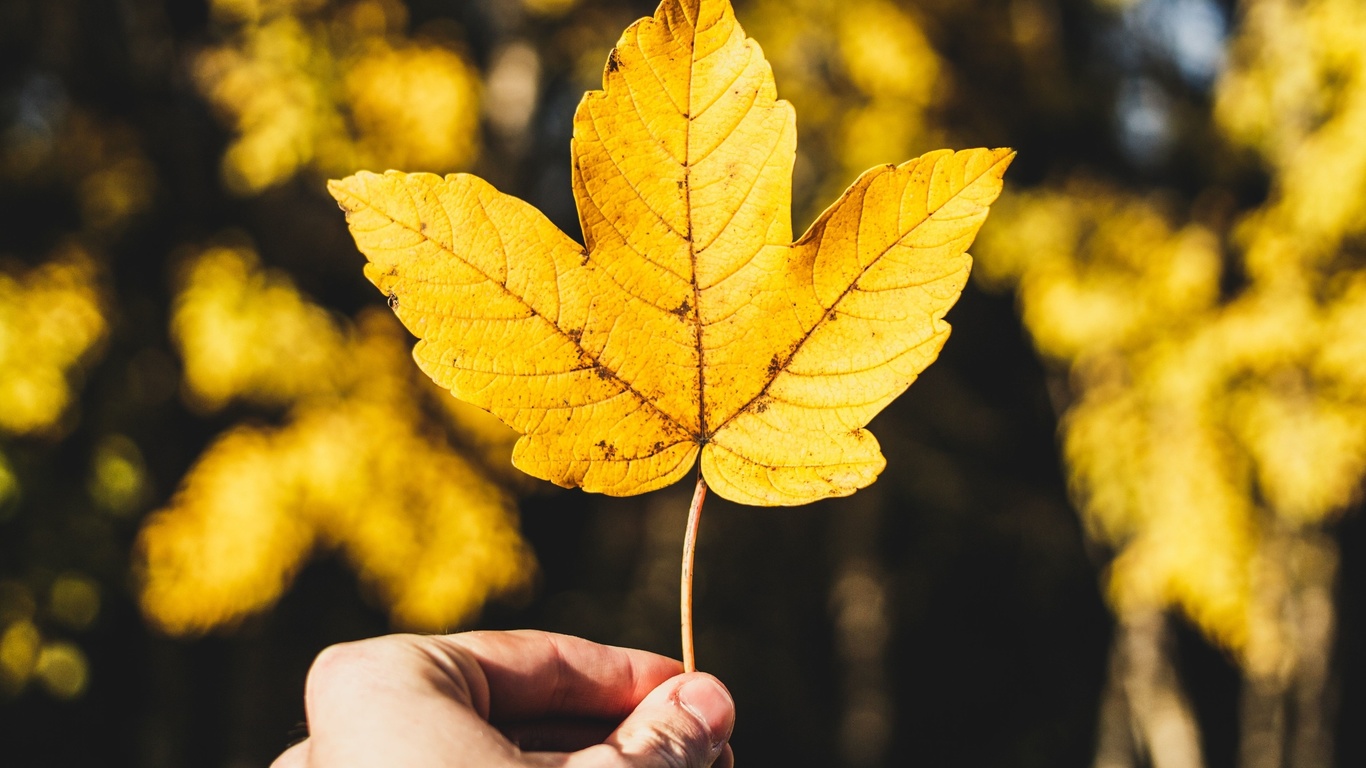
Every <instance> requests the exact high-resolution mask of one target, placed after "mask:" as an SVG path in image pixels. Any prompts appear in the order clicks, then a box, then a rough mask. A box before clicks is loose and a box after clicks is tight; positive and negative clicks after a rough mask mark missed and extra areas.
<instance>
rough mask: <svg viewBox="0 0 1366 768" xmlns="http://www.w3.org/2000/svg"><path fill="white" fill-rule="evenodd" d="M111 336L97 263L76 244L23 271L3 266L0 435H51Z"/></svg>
mask: <svg viewBox="0 0 1366 768" xmlns="http://www.w3.org/2000/svg"><path fill="white" fill-rule="evenodd" d="M107 332H108V327H107V321H106V320H105V316H104V307H103V305H102V303H101V298H100V288H99V280H98V277H97V270H96V268H95V265H94V262H93V261H92V260H91V259H90V257H89V255H88V254H87V253H86V252H85V251H84V250H83V249H81V248H80V247H79V246H76V245H74V244H68V245H65V246H62V247H61V248H59V249H58V251H57V252H56V253H55V254H54V255H53V256H52V258H50V259H49V260H48V261H47V262H45V263H43V264H40V265H38V266H36V267H33V268H31V269H28V270H22V269H16V268H14V267H12V266H9V265H0V430H3V431H6V432H10V433H14V434H32V433H40V432H50V431H54V430H57V429H59V427H60V426H61V425H60V420H61V418H62V415H63V413H65V412H66V410H67V408H68V406H69V405H70V403H71V400H72V398H73V390H72V387H71V380H72V379H73V378H74V377H75V376H77V375H78V374H79V373H80V372H81V369H82V367H83V366H84V364H86V363H88V362H89V360H90V357H91V356H92V354H93V352H94V351H95V350H96V348H97V347H98V346H99V344H100V343H101V342H102V341H103V340H104V338H105V335H106V333H107Z"/></svg>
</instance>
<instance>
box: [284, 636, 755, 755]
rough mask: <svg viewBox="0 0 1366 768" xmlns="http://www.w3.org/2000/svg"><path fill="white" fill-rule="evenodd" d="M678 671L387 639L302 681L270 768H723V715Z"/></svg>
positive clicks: (610, 657) (349, 651)
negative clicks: (304, 725)
mask: <svg viewBox="0 0 1366 768" xmlns="http://www.w3.org/2000/svg"><path fill="white" fill-rule="evenodd" d="M681 672H682V665H681V664H679V662H677V661H675V660H673V659H669V658H666V657H664V656H659V655H657V654H653V653H648V652H645V651H638V650H632V649H629V648H616V647H612V646H606V645H598V644H597V643H593V642H590V641H588V640H584V639H582V638H578V637H571V636H569V635H557V634H553V633H549V632H537V631H531V630H519V631H512V632H465V633H462V634H456V635H444V636H442V635H388V636H385V637H377V638H372V639H369V640H361V641H358V642H354V643H345V644H342V645H335V646H332V647H330V648H328V649H326V650H324V651H323V652H322V653H321V654H319V655H318V658H317V659H316V660H315V661H314V662H313V666H312V668H311V669H310V670H309V673H308V682H307V684H306V685H305V690H304V707H305V710H306V711H307V716H308V729H309V737H308V738H307V739H306V740H304V741H302V742H300V743H298V744H295V745H294V746H292V747H290V748H289V749H288V750H286V751H285V753H284V754H282V755H280V757H279V758H278V759H276V761H275V762H274V763H273V764H272V766H271V768H371V767H373V768H393V767H395V766H402V767H403V768H467V767H468V768H512V767H514V766H564V767H565V768H707V767H708V766H712V767H714V768H733V766H734V762H735V757H734V753H733V752H732V751H731V748H730V745H729V744H728V743H727V741H728V740H729V739H730V734H731V729H732V728H733V727H734V725H735V704H734V701H733V700H732V699H731V696H730V692H729V691H727V690H726V687H725V686H724V685H722V684H721V682H720V681H719V680H717V679H716V678H715V677H712V676H711V675H708V674H706V673H702V672H694V673H691V674H681Z"/></svg>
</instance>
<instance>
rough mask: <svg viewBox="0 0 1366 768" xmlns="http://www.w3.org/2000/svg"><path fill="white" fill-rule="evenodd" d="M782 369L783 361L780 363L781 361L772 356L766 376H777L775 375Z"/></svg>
mask: <svg viewBox="0 0 1366 768" xmlns="http://www.w3.org/2000/svg"><path fill="white" fill-rule="evenodd" d="M782 369H783V361H782V360H779V359H778V356H777V355H774V356H773V359H771V360H769V361H768V375H769V376H777V375H778V371H781V370H782Z"/></svg>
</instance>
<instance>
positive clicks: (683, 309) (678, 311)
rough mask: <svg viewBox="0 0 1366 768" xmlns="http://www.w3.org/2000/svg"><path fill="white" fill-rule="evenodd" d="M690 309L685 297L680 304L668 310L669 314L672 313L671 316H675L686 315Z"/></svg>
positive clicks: (690, 306)
mask: <svg viewBox="0 0 1366 768" xmlns="http://www.w3.org/2000/svg"><path fill="white" fill-rule="evenodd" d="M691 311H692V305H691V304H689V303H688V300H687V299H684V300H683V303H682V304H679V305H678V306H676V307H674V308H673V309H671V310H669V314H671V315H673V316H675V317H687V316H688V313H689V312H691Z"/></svg>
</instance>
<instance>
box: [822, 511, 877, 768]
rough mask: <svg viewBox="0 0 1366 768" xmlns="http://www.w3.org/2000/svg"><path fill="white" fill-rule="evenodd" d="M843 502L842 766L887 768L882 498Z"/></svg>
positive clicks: (833, 604) (838, 554)
mask: <svg viewBox="0 0 1366 768" xmlns="http://www.w3.org/2000/svg"><path fill="white" fill-rule="evenodd" d="M869 490H874V489H869ZM864 496H865V498H856V499H851V500H849V501H847V502H844V504H843V507H844V508H842V509H841V510H840V513H839V516H838V519H839V524H838V525H834V526H831V527H832V534H833V535H832V536H831V537H830V548H831V554H832V555H833V560H834V562H835V563H836V566H835V569H836V570H835V573H834V574H833V576H834V578H833V581H832V582H831V589H830V612H831V615H832V617H833V619H834V630H835V647H836V649H837V653H838V655H839V656H838V658H839V665H840V687H841V694H842V699H843V701H842V702H841V712H840V725H839V755H840V764H841V765H843V766H846V768H873V766H881V765H887V764H889V762H888V759H887V758H888V755H887V748H888V745H889V744H890V742H891V732H892V694H891V691H890V690H889V684H888V680H889V675H888V670H887V643H888V640H889V638H890V635H891V620H890V618H889V616H888V604H889V602H890V601H889V600H888V599H887V598H888V595H887V575H886V571H885V569H884V568H883V567H882V565H881V563H880V562H879V558H878V552H877V544H878V524H879V522H880V516H879V510H880V509H881V507H882V505H881V503H879V502H880V498H874V497H875V496H876V497H880V496H881V494H879V493H875V492H871V493H866V494H864Z"/></svg>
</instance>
